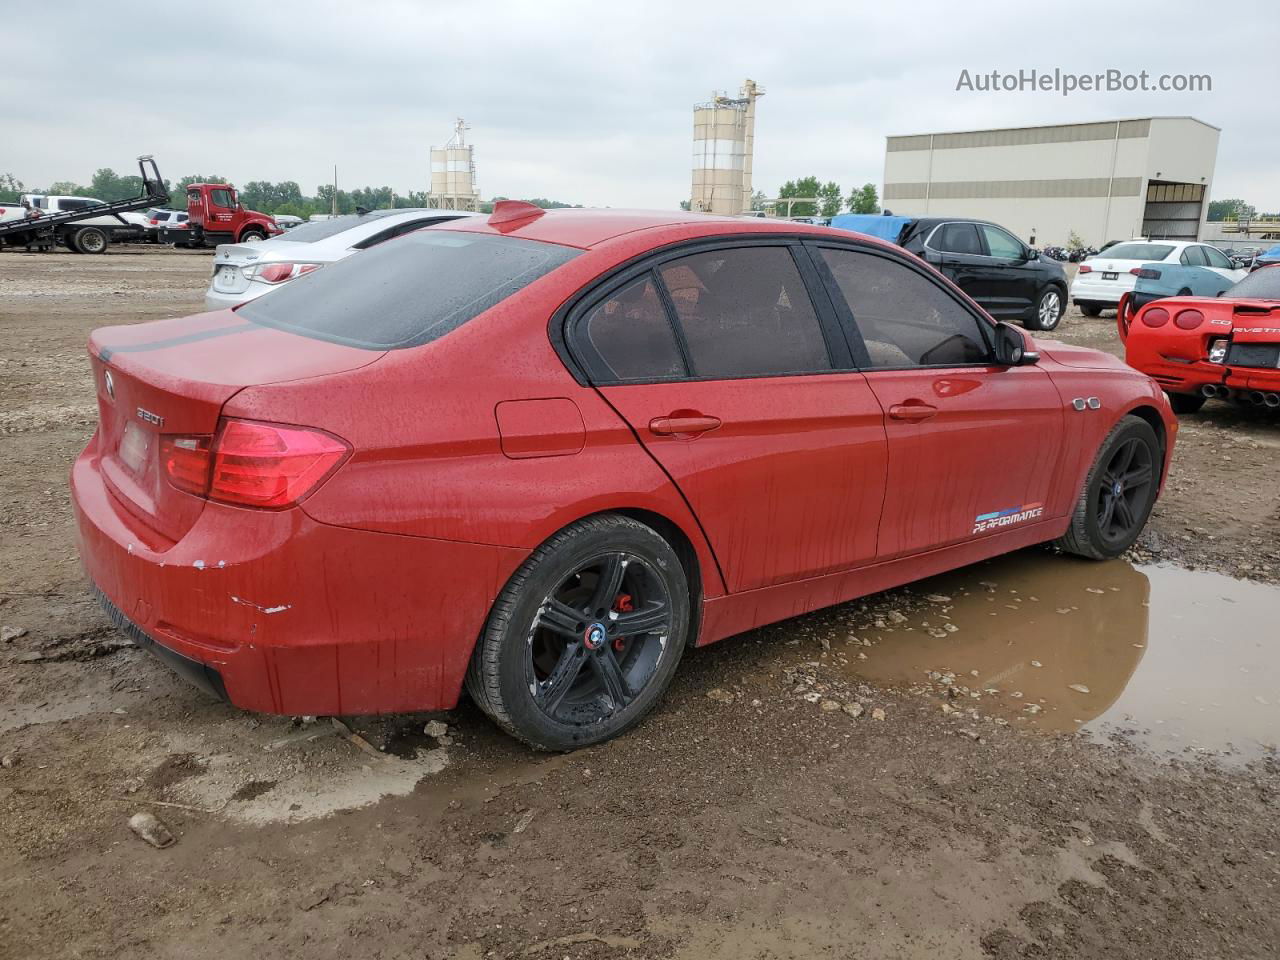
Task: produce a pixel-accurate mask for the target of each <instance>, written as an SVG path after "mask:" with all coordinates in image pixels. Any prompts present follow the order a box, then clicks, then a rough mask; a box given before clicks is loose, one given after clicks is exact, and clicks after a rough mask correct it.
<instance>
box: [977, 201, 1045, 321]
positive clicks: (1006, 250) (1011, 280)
mask: <svg viewBox="0 0 1280 960" xmlns="http://www.w3.org/2000/svg"><path fill="white" fill-rule="evenodd" d="M978 233H979V234H981V236H982V240H983V246H984V247H985V248H986V252H987V262H986V264H985V265H984V269H983V270H982V273H981V277H980V279H979V282H978V284H977V287H976V288H977V290H978V293H979V295H980V296H981V299H979V300H978V302H979V303H981V304H982V306H983V307H984V308H985V309H986V311H987V313H989V314H991V315H992V316H993V317H998V318H1002V319H1008V318H1018V319H1022V318H1025V317H1026V316H1027V315H1028V314H1029V313H1030V312H1031V308H1032V306H1033V305H1034V304H1035V302H1036V295H1037V294H1038V293H1039V290H1037V289H1036V287H1037V284H1038V283H1039V279H1040V271H1039V265H1038V263H1037V261H1035V260H1033V259H1031V258H1030V257H1028V256H1027V248H1026V247H1025V246H1024V245H1023V244H1022V242H1021V241H1020V240H1019V239H1018V238H1017V237H1015V236H1014V235H1013V234H1011V233H1010V232H1009V231H1008V230H1005V229H1004V228H1002V227H997V226H995V225H994V224H990V223H980V224H978ZM975 299H977V298H975Z"/></svg>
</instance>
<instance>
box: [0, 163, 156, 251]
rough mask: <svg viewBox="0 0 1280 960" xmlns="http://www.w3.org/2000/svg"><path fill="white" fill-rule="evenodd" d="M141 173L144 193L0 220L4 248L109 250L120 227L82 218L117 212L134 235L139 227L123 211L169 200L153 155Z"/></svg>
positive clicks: (0, 241)
mask: <svg viewBox="0 0 1280 960" xmlns="http://www.w3.org/2000/svg"><path fill="white" fill-rule="evenodd" d="M138 172H139V173H140V174H141V175H142V192H141V193H140V194H139V195H138V196H136V197H130V198H129V199H127V200H116V201H114V202H112V203H103V204H97V205H94V206H89V207H83V208H81V209H76V210H62V211H59V212H57V213H44V212H43V211H39V210H38V209H33V210H28V211H26V212H25V215H24V216H23V217H21V218H20V219H17V220H7V221H3V222H0V248H3V247H25V248H26V249H27V250H32V249H34V250H38V251H40V252H42V253H45V252H48V251H50V250H52V249H53V248H54V247H55V246H63V247H67V248H68V249H70V250H73V251H75V252H76V253H105V252H106V250H107V247H108V245H110V243H111V240H112V235H113V234H114V233H116V232H117V231H116V228H114V227H112V226H109V225H105V224H102V223H94V224H84V223H82V222H81V221H84V220H96V219H98V218H100V217H106V216H111V215H115V216H116V219H118V220H119V221H120V224H121V226H120V228H119V229H120V231H122V232H123V231H128V232H129V234H130V235H132V234H133V233H134V232H136V230H137V228H136V227H135V225H134V224H131V223H129V222H128V221H127V220H125V219H124V218H123V217H121V216H119V214H122V213H129V212H131V211H133V210H143V209H145V208H147V207H158V206H163V205H164V204H166V203H168V202H169V191H168V190H166V189H165V185H164V180H162V179H161V178H160V171H159V169H158V168H157V167H156V162H155V160H153V159H152V158H151V155H150V154H145V155H143V156H141V157H139V158H138Z"/></svg>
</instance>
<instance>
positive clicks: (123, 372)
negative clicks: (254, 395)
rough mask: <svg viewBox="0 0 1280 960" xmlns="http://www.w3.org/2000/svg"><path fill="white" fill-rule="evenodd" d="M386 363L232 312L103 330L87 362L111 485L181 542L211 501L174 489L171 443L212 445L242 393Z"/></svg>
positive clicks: (371, 353) (101, 464) (137, 512)
mask: <svg viewBox="0 0 1280 960" xmlns="http://www.w3.org/2000/svg"><path fill="white" fill-rule="evenodd" d="M383 355H384V352H382V351H376V350H362V349H359V348H357V347H348V346H345V345H342V344H336V343H329V342H326V341H323V340H313V339H310V338H308V337H302V336H298V335H296V334H292V333H286V332H284V331H282V330H275V329H272V328H270V327H263V326H260V325H258V324H253V323H250V322H249V321H247V320H243V319H241V318H240V317H238V316H236V314H235V313H234V312H232V311H230V310H220V311H217V312H214V313H204V314H197V315H196V316H192V317H183V318H180V319H175V320H160V321H157V322H155V323H145V324H136V325H133V326H120V327H103V328H101V329H99V330H95V331H94V332H93V334H92V335H91V336H90V338H89V357H90V362H91V365H92V367H93V375H94V383H95V386H96V389H97V396H98V421H99V423H98V453H99V461H98V468H99V470H100V471H101V473H102V477H103V481H104V482H105V483H106V485H107V487H108V488H109V489H110V490H111V491H112V493H113V494H115V497H116V499H117V500H118V501H119V503H120V504H121V505H122V506H123V507H124V508H125V509H126V510H128V511H129V513H130V514H132V515H133V516H134V517H135V518H136V519H137V520H138V521H140V522H141V523H142V524H144V525H145V526H146V527H148V528H150V529H151V530H153V531H154V532H155V533H157V534H159V535H160V536H161V537H162V538H163V539H165V540H168V541H176V540H178V539H180V538H181V537H182V536H183V534H185V533H186V532H187V531H188V530H190V529H191V527H192V525H193V524H194V523H195V522H196V520H197V519H198V518H199V516H200V513H201V512H202V511H203V509H204V505H205V502H206V501H205V500H203V499H202V498H200V497H196V496H192V495H191V494H188V493H184V492H183V491H181V490H178V489H177V488H176V487H174V486H173V485H172V484H171V483H169V481H168V478H167V475H166V472H165V465H164V462H163V459H162V456H161V444H162V438H163V437H165V436H174V435H179V436H185V435H212V434H213V433H215V432H216V430H217V427H218V418H219V416H220V415H221V413H222V407H223V405H224V404H225V403H226V402H227V401H228V400H229V399H231V397H233V396H234V395H235V394H236V393H238V392H239V391H240V390H241V389H243V388H244V387H247V386H251V385H255V386H256V385H263V384H270V383H280V382H284V381H287V380H300V379H307V378H312V377H323V376H326V375H329V374H335V373H341V372H344V371H347V370H354V369H356V368H358V367H362V366H366V365H368V364H371V363H374V362H375V361H377V360H378V359H379V358H380V357H382V356H383Z"/></svg>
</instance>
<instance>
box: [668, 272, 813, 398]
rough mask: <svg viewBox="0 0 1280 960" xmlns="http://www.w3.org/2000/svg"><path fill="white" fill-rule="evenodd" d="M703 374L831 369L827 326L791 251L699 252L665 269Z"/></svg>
mask: <svg viewBox="0 0 1280 960" xmlns="http://www.w3.org/2000/svg"><path fill="white" fill-rule="evenodd" d="M659 274H660V276H661V278H662V283H663V284H664V285H665V286H666V288H667V291H668V293H669V294H670V296H671V301H672V303H673V304H674V305H675V310H676V316H677V319H678V322H679V325H680V330H681V332H682V333H683V335H684V340H685V344H686V345H687V348H688V353H689V363H690V365H691V367H692V368H693V369H692V371H691V373H692V374H693V375H694V376H696V377H717V378H726V379H728V378H734V377H757V376H771V375H780V374H788V373H817V372H821V371H825V370H830V369H832V364H831V357H830V354H829V353H828V352H827V344H826V341H825V340H824V339H823V336H822V327H821V325H820V324H819V322H818V316H817V314H816V313H815V312H814V309H813V304H812V303H811V302H810V300H809V294H808V292H807V291H806V289H805V286H804V282H803V280H802V279H801V277H800V271H799V270H797V269H796V264H795V260H794V259H792V256H791V251H790V250H788V249H787V248H786V247H740V248H737V249H728V250H715V251H709V252H706V253H695V254H693V255H691V256H687V257H681V258H679V259H678V260H669V261H667V262H666V263H664V264H662V266H661V267H660V268H659Z"/></svg>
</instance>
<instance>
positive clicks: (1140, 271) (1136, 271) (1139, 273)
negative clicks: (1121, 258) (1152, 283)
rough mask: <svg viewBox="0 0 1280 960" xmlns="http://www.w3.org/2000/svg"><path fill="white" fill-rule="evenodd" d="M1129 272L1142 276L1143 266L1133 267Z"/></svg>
mask: <svg viewBox="0 0 1280 960" xmlns="http://www.w3.org/2000/svg"><path fill="white" fill-rule="evenodd" d="M1129 272H1130V273H1131V274H1133V275H1134V276H1135V277H1140V276H1142V268H1141V267H1134V268H1133V269H1132V270H1130V271H1129Z"/></svg>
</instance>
